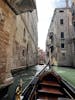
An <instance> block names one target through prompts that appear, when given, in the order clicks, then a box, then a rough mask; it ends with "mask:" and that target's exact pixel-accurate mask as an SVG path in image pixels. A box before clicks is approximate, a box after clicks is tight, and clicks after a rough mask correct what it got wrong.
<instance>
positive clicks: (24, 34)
mask: <svg viewBox="0 0 75 100" xmlns="http://www.w3.org/2000/svg"><path fill="white" fill-rule="evenodd" d="M24 37H25V28H24Z"/></svg>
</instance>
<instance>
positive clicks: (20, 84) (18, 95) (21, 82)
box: [15, 79, 23, 100]
mask: <svg viewBox="0 0 75 100" xmlns="http://www.w3.org/2000/svg"><path fill="white" fill-rule="evenodd" d="M22 85H23V81H22V79H20V81H19V85H18V86H17V88H16V97H15V100H21V94H22Z"/></svg>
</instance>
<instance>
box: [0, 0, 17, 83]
mask: <svg viewBox="0 0 75 100" xmlns="http://www.w3.org/2000/svg"><path fill="white" fill-rule="evenodd" d="M15 21H16V17H15V15H14V13H13V12H12V11H11V10H10V8H9V7H8V6H7V5H6V4H5V3H4V2H3V0H0V83H6V82H8V80H12V77H11V73H10V70H11V66H12V65H11V62H12V45H13V35H14V33H15V26H16V23H15Z"/></svg>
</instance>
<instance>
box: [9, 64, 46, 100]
mask: <svg viewBox="0 0 75 100" xmlns="http://www.w3.org/2000/svg"><path fill="white" fill-rule="evenodd" d="M44 67H45V65H42V66H41V65H37V66H33V67H29V68H28V69H25V70H24V71H21V72H18V73H17V74H14V76H13V77H14V83H13V84H12V85H11V86H10V87H9V90H8V100H13V97H14V94H15V90H16V87H17V86H18V84H19V80H20V79H22V80H23V89H24V88H26V86H27V85H28V84H29V83H30V81H31V80H32V79H33V78H34V77H35V75H37V74H38V73H39V72H40V71H41V70H42V69H43V68H44Z"/></svg>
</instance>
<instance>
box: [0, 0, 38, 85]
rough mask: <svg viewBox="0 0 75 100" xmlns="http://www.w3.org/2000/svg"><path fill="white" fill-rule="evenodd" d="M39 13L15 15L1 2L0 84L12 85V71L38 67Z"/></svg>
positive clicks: (34, 11)
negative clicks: (33, 66)
mask: <svg viewBox="0 0 75 100" xmlns="http://www.w3.org/2000/svg"><path fill="white" fill-rule="evenodd" d="M37 21H38V20H37V12H36V9H35V10H33V12H25V13H23V14H21V15H17V16H16V15H15V13H14V12H13V11H12V10H11V9H10V8H9V7H8V6H7V4H6V3H5V2H4V1H3V0H0V83H5V84H6V83H7V84H8V83H11V82H12V75H11V70H14V69H19V68H25V67H28V66H32V65H36V64H37V62H38V59H37V51H38V50H37V46H38V33H37Z"/></svg>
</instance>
